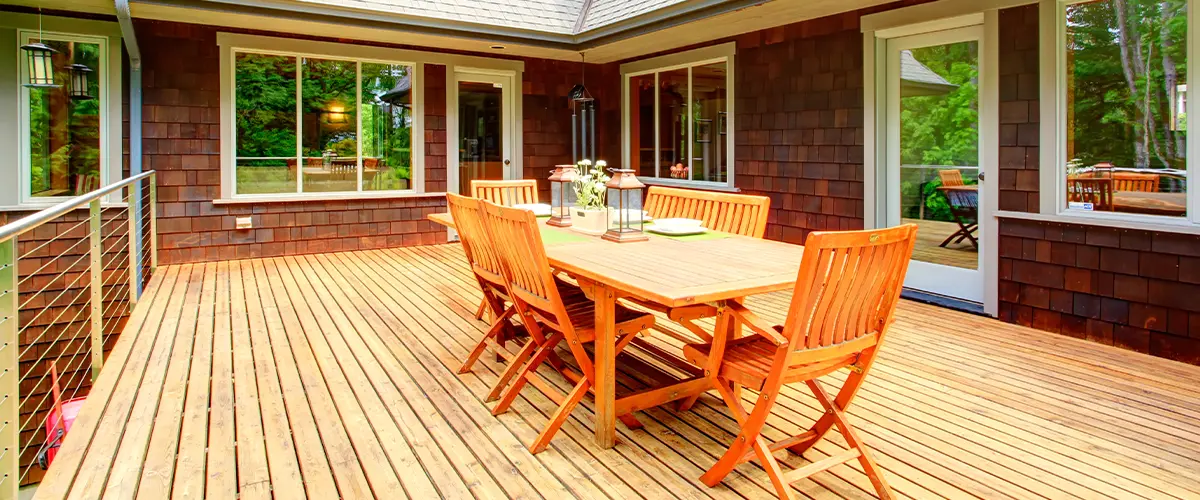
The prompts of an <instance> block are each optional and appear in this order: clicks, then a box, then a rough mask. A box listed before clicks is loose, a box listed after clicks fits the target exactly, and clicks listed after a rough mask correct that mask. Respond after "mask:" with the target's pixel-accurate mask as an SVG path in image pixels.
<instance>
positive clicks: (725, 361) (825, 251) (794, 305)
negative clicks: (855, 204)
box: [684, 224, 917, 498]
mask: <svg viewBox="0 0 1200 500" xmlns="http://www.w3.org/2000/svg"><path fill="white" fill-rule="evenodd" d="M916 232H917V227H916V225H914V224H905V225H901V226H898V227H894V228H890V229H879V230H868V231H843V232H817V233H812V234H809V236H808V239H807V240H806V242H805V244H804V256H803V258H802V259H801V263H800V272H799V275H798V277H797V280H796V287H795V290H794V292H793V295H792V300H791V304H790V306H789V307H788V316H787V322H786V323H785V324H784V325H783V326H772V325H770V324H768V323H765V322H764V321H763V320H762V319H760V318H759V317H758V316H756V315H755V314H754V313H753V312H751V311H750V310H749V309H747V308H746V307H745V306H743V305H741V304H737V303H730V304H728V306H727V307H726V308H725V309H724V311H723V313H722V316H721V317H720V318H719V319H718V325H719V326H718V328H717V330H716V332H717V333H716V335H715V336H714V338H713V341H712V342H710V343H705V344H690V345H687V346H685V347H684V355H685V356H686V357H687V359H688V361H691V362H692V363H695V364H696V365H697V366H702V367H704V370H705V373H709V374H711V375H710V379H711V380H712V382H713V386H714V388H715V389H716V390H717V391H718V392H719V393H720V395H721V397H722V399H724V401H725V404H726V405H727V406H728V407H729V409H730V411H731V412H732V413H733V416H734V418H736V419H737V422H738V425H739V426H740V428H741V429H740V432H739V433H738V435H737V437H736V438H735V439H734V440H733V444H731V445H730V447H729V450H728V451H726V452H725V454H724V455H723V456H722V457H721V458H720V460H718V461H717V463H716V464H715V465H713V466H712V468H710V469H709V470H708V472H706V473H705V474H704V475H703V476H702V477H701V478H700V480H701V481H703V482H704V484H706V485H708V486H716V485H717V484H720V483H721V481H722V480H723V479H724V478H725V476H726V475H728V474H729V473H730V472H731V471H732V470H733V469H734V467H736V466H737V465H738V464H741V463H743V462H747V461H751V460H754V459H757V460H758V461H759V463H760V464H761V465H762V467H763V468H764V469H766V472H767V475H768V476H769V477H770V479H771V484H772V485H773V486H774V488H775V491H776V493H777V494H778V495H779V497H780V498H792V493H791V489H790V484H791V483H793V482H796V481H799V480H801V479H804V478H807V477H809V476H811V475H813V474H815V473H817V472H820V471H823V470H826V469H829V468H830V467H833V466H835V465H838V464H841V463H844V462H848V461H850V460H854V459H857V460H858V461H859V463H860V464H861V465H862V468H863V471H864V472H866V474H867V477H868V478H869V479H870V480H871V484H872V485H874V487H875V490H876V491H877V492H878V493H879V496H880V497H881V498H892V494H891V490H890V488H889V487H888V485H887V482H886V481H885V480H884V478H883V476H882V474H881V472H880V469H879V467H877V466H876V465H875V461H874V459H873V458H872V457H871V453H870V451H869V450H867V447H866V446H864V444H863V441H862V439H861V438H859V436H858V433H857V432H856V431H855V430H854V427H853V426H851V425H850V421H849V420H848V419H847V416H846V413H845V412H846V408H848V407H849V406H850V403H851V402H853V400H854V396H855V394H857V392H858V389H859V388H860V387H861V386H862V383H863V380H864V379H865V377H866V376H867V373H869V372H870V370H871V366H872V365H873V364H874V362H875V356H876V354H877V353H878V349H879V347H880V345H882V343H883V340H884V337H886V336H887V333H888V329H889V328H890V326H891V323H892V315H893V313H894V312H895V309H896V303H897V301H898V300H899V298H900V289H901V288H902V285H903V284H904V275H905V273H906V272H907V270H908V260H909V258H910V257H911V256H912V251H913V245H914V244H915V242H916ZM730 321H736V322H739V323H740V324H742V325H744V326H746V327H747V328H748V329H749V330H750V331H751V332H753V335H749V336H747V337H744V338H740V339H729V338H728V333H727V332H728V331H729V329H728V328H721V327H720V325H722V324H724V325H728V324H729V323H728V322H730ZM842 368H848V369H849V373H848V375H847V376H846V378H845V382H844V383H843V384H842V387H841V389H840V390H839V391H838V392H837V395H836V396H833V397H831V396H830V395H829V393H827V392H826V391H825V388H824V387H823V385H822V384H821V383H820V382H819V381H818V378H819V377H823V376H825V375H828V374H830V373H833V372H835V371H837V370H840V369H842ZM800 382H803V383H805V384H806V385H807V386H808V388H809V390H810V391H811V392H812V393H813V396H815V397H816V399H817V401H818V402H819V403H820V405H821V407H822V408H824V410H825V413H824V414H822V415H821V417H820V418H819V419H818V420H817V422H816V424H815V425H813V427H812V428H811V429H809V430H807V431H806V432H803V433H801V434H797V435H795V436H791V437H788V438H786V439H783V440H781V441H778V442H775V443H768V442H767V441H766V439H764V437H763V435H762V430H763V426H764V425H765V424H766V421H767V417H768V416H769V415H770V413H771V409H772V408H773V407H774V406H775V402H776V399H777V398H778V397H779V394H780V390H781V389H782V387H783V385H784V384H796V383H800ZM734 384H742V385H744V386H745V387H747V388H750V389H754V390H756V391H758V399H757V402H756V403H755V405H754V407H753V408H752V409H750V410H749V411H747V410H746V409H745V408H744V407H743V406H742V401H741V399H740V398H737V397H736V396H735V395H734V389H733V385H734ZM833 427H837V429H838V431H839V432H840V433H841V434H842V436H843V437H844V438H845V440H846V443H847V444H848V445H849V448H848V449H847V450H846V451H843V452H841V453H837V454H834V455H832V456H830V457H827V458H824V459H822V460H819V461H817V462H813V463H811V464H808V465H805V466H803V467H800V468H798V469H794V470H791V471H788V472H784V471H783V470H782V469H781V468H780V464H779V461H778V460H776V459H775V457H774V456H773V455H772V452H775V451H779V450H783V449H787V450H790V451H792V452H793V453H795V454H797V455H803V454H804V452H805V451H807V450H808V449H810V448H812V447H813V445H815V444H816V443H817V442H819V441H820V440H821V438H822V437H824V436H825V434H826V433H828V432H829V431H830V430H831V429H832V428H833Z"/></svg>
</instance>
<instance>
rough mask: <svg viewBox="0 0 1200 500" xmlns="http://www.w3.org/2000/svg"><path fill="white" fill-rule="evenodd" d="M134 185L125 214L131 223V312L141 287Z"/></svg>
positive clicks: (129, 255)
mask: <svg viewBox="0 0 1200 500" xmlns="http://www.w3.org/2000/svg"><path fill="white" fill-rule="evenodd" d="M133 186H134V185H130V187H128V192H130V204H128V211H127V212H126V215H125V217H126V218H127V219H128V223H130V228H128V240H127V242H126V249H125V253H126V254H127V255H128V258H130V259H128V260H130V269H128V275H130V313H132V312H133V306H137V305H138V288H139V287H138V284H139V283H138V253H139V252H138V230H137V227H138V219H137V217H136V216H137V212H138V210H137V205H138V199H137V197H134V195H133ZM138 194H140V193H138Z"/></svg>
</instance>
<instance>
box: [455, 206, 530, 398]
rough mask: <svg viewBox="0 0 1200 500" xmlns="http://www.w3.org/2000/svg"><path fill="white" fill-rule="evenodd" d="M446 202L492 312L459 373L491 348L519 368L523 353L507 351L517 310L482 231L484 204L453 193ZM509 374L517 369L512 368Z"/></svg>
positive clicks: (496, 389) (504, 380)
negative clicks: (488, 323) (489, 320)
mask: <svg viewBox="0 0 1200 500" xmlns="http://www.w3.org/2000/svg"><path fill="white" fill-rule="evenodd" d="M446 201H447V204H448V205H449V206H450V216H451V217H453V218H454V224H455V226H456V227H457V229H458V236H459V241H461V242H462V245H463V252H464V253H465V254H466V256H467V262H468V263H469V264H470V265H471V271H472V272H473V273H474V274H475V279H476V281H478V283H479V289H480V290H481V291H482V292H483V304H484V306H485V307H488V308H489V309H490V310H491V311H492V323H491V326H490V327H489V328H488V331H487V333H485V334H484V336H483V338H481V339H479V343H478V344H476V345H475V348H474V349H472V350H471V354H470V355H468V356H467V359H466V361H464V362H463V365H462V367H460V368H459V369H458V373H460V374H462V373H467V372H470V371H471V367H472V366H474V365H475V362H476V361H478V360H479V356H481V355H482V354H483V353H484V351H486V350H487V348H488V347H489V346H490V347H492V348H493V350H494V351H495V352H496V356H497V358H499V359H500V360H502V361H507V362H508V363H509V366H510V367H511V366H513V365H516V366H520V364H521V363H522V362H523V359H521V360H520V361H518V358H520V357H521V356H522V352H518V353H517V354H516V355H513V354H512V353H510V352H509V351H508V350H507V349H506V348H505V343H506V342H507V341H508V340H510V339H511V338H512V337H514V336H515V335H516V333H517V331H516V328H515V325H514V324H513V323H512V321H511V320H512V319H514V318H513V317H514V316H515V314H516V312H517V310H516V308H515V307H513V306H512V304H511V300H510V299H509V295H508V283H507V281H506V280H505V278H504V269H503V265H504V264H503V263H502V262H501V261H500V256H499V255H497V253H496V248H495V247H494V246H493V245H492V242H491V240H490V239H489V238H488V235H487V232H486V230H485V229H484V228H483V207H482V205H481V204H482V202H481V201H480V200H478V199H475V198H468V197H466V196H459V195H457V194H454V193H446ZM518 319H519V318H518ZM532 349H533V345H527V350H529V351H530V352H532ZM523 351H524V350H523ZM523 355H524V357H528V355H529V352H525V353H524V354H523ZM509 371H515V370H511V369H510V370H509ZM511 378H512V374H511V373H507V374H502V376H501V378H500V380H497V381H496V383H495V384H494V385H493V386H492V390H491V393H490V394H489V395H488V398H487V400H488V401H493V400H495V399H496V398H497V397H499V394H500V391H501V390H502V389H504V386H506V385H508V381H509V379H511Z"/></svg>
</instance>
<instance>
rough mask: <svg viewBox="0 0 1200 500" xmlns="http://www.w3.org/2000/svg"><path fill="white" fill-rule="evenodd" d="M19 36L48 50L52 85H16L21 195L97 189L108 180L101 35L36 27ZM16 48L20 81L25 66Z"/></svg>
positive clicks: (47, 196)
mask: <svg viewBox="0 0 1200 500" xmlns="http://www.w3.org/2000/svg"><path fill="white" fill-rule="evenodd" d="M20 38H21V40H20V42H21V43H20V44H21V45H25V44H29V43H37V42H40V43H42V44H44V45H46V46H48V47H50V48H51V49H53V51H54V52H53V53H52V54H51V66H52V71H53V74H54V85H53V86H39V87H26V86H24V85H22V86H21V87H20V89H21V90H20V96H21V97H20V102H21V118H20V119H21V129H22V132H23V133H22V134H21V137H22V138H21V142H22V144H21V146H22V147H21V150H22V154H21V163H22V167H23V168H22V175H21V184H22V187H21V189H22V193H21V199H22V200H25V201H34V202H37V201H52V200H53V199H54V198H61V197H69V196H76V195H80V194H85V193H87V192H90V191H93V190H95V189H98V188H99V187H100V186H102V185H103V184H104V183H105V182H107V181H108V179H107V177H108V176H107V175H106V173H105V172H106V170H107V169H106V167H107V165H108V159H107V156H106V154H107V147H106V146H105V144H106V143H105V141H106V140H107V139H106V137H105V136H106V134H107V132H108V127H106V126H105V125H104V124H105V123H106V120H107V114H108V97H107V81H108V66H107V64H108V62H107V54H108V46H107V39H106V38H102V37H89V36H78V35H62V34H49V33H46V34H43V35H39V34H38V32H36V31H33V32H30V31H22V32H21V36H20ZM18 50H19V51H20V53H19V54H18V55H19V60H18V62H19V63H20V68H21V69H20V78H19V80H18V81H20V82H22V83H24V82H27V81H29V75H28V71H29V66H28V64H26V63H25V62H26V61H25V57H26V54H25V52H24V50H21V49H18ZM73 73H74V74H73ZM73 76H75V78H72V77H73Z"/></svg>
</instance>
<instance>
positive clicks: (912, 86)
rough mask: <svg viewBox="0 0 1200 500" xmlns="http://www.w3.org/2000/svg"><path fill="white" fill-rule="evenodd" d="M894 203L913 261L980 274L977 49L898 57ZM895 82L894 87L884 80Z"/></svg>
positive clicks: (957, 46) (966, 46) (961, 46)
mask: <svg viewBox="0 0 1200 500" xmlns="http://www.w3.org/2000/svg"><path fill="white" fill-rule="evenodd" d="M899 69H900V74H899V75H890V76H889V78H895V79H898V80H899V84H900V144H899V146H900V198H899V200H898V201H899V205H900V206H899V207H898V208H899V212H900V217H901V220H902V221H903V222H904V223H913V224H917V226H918V227H920V234H924V235H925V238H922V239H920V240H918V241H917V244H916V248H915V249H914V250H913V256H912V258H913V260H918V261H922V262H929V263H934V264H940V265H943V266H953V267H959V268H963V269H977V268H978V267H979V243H978V240H977V238H978V237H979V233H978V232H977V231H976V229H975V226H976V225H978V221H979V201H980V196H981V195H982V194H984V193H980V190H979V87H978V82H979V43H978V42H976V41H973V40H972V41H965V42H955V43H948V44H943V45H934V46H929V47H917V48H913V49H911V50H902V51H900V65H899ZM890 81H895V80H890Z"/></svg>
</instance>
